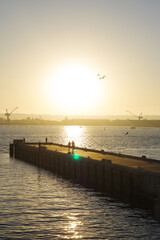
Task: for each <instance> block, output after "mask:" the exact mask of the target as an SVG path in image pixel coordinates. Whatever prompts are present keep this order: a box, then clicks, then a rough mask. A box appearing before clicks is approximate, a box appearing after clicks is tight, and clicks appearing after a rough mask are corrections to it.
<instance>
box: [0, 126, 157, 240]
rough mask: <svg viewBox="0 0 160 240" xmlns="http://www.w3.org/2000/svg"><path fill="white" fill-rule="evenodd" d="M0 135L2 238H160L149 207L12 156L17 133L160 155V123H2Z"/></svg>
mask: <svg viewBox="0 0 160 240" xmlns="http://www.w3.org/2000/svg"><path fill="white" fill-rule="evenodd" d="M126 132H128V134H127V135H125V133H126ZM0 136H1V137H0V239H27V240H29V239H31V240H32V239H160V224H159V223H158V222H157V221H155V220H153V219H152V217H151V216H150V213H149V212H148V211H144V210H141V209H132V208H130V207H129V206H128V205H126V204H123V203H121V202H117V201H116V200H114V199H111V198H108V197H106V196H104V195H102V194H100V193H96V192H94V191H93V190H92V189H86V188H84V187H81V186H80V185H78V184H75V183H72V182H71V181H67V180H65V179H63V178H61V177H59V176H57V175H55V174H53V173H51V172H49V171H45V170H43V169H40V168H38V167H35V166H32V165H29V164H27V163H25V162H22V161H19V160H16V159H12V158H10V157H9V143H11V142H12V140H13V139H16V138H17V139H21V138H23V137H25V139H26V141H41V142H42V141H45V137H48V141H52V142H56V143H63V144H67V143H68V141H72V140H74V141H75V143H76V145H77V146H83V147H90V148H95V149H104V150H107V151H112V152H121V153H126V154H131V155H136V156H141V155H146V156H147V157H149V158H155V159H158V160H160V129H154V128H136V129H130V128H127V127H120V128H119V127H108V128H107V127H106V128H104V127H79V126H65V127H63V126H58V127H56V126H0Z"/></svg>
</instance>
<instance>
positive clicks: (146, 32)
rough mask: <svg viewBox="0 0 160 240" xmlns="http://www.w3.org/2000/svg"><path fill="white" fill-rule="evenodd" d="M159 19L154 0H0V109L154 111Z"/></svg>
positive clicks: (159, 105)
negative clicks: (99, 77)
mask: <svg viewBox="0 0 160 240" xmlns="http://www.w3.org/2000/svg"><path fill="white" fill-rule="evenodd" d="M159 23H160V1H159V0H0V112H4V111H5V109H6V108H8V110H12V109H13V108H15V107H17V106H18V107H19V109H18V110H17V111H16V112H17V113H20V112H21V113H39V114H43V113H47V114H66V115H68V114H84V115H108V114H113V115H117V114H126V110H130V111H131V112H134V113H136V114H139V113H141V112H143V114H160V26H159ZM71 72H73V73H74V74H72V73H71ZM97 73H102V74H105V75H106V78H105V79H103V80H100V79H98V77H97V76H96V74H97ZM81 74H82V75H81ZM84 75H85V76H84ZM94 76H95V79H93V81H92V78H94ZM82 78H83V80H82V82H81V79H82ZM88 79H89V80H88ZM80 82H81V83H80ZM83 90H84V91H83ZM67 94H68V95H67ZM72 94H73V95H72ZM73 103H74V104H73ZM76 105H77V107H76Z"/></svg>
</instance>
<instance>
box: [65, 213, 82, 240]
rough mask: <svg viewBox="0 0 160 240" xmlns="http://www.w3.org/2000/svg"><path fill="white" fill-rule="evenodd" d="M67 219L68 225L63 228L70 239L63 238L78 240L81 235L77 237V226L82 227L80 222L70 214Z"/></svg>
mask: <svg viewBox="0 0 160 240" xmlns="http://www.w3.org/2000/svg"><path fill="white" fill-rule="evenodd" d="M67 218H68V225H67V226H66V227H65V231H67V233H69V235H70V237H67V236H66V237H65V238H66V239H80V238H82V235H79V233H78V231H77V229H76V228H77V226H78V225H82V222H81V221H79V220H78V219H77V217H76V216H75V214H73V213H72V214H71V215H70V216H68V217H67Z"/></svg>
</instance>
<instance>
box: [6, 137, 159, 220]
mask: <svg viewBox="0 0 160 240" xmlns="http://www.w3.org/2000/svg"><path fill="white" fill-rule="evenodd" d="M10 157H12V158H16V159H19V160H22V161H25V162H28V163H31V164H34V165H36V166H38V167H41V168H44V169H46V170H49V171H52V172H54V173H56V174H58V175H60V176H62V177H64V178H66V179H70V180H72V181H75V182H77V183H79V184H81V185H83V186H85V187H87V188H92V189H94V190H95V191H99V192H102V193H104V194H106V196H109V197H113V198H115V199H118V200H120V201H122V202H124V203H129V204H130V206H132V207H139V208H143V209H148V210H150V212H151V214H152V216H153V218H154V219H156V220H158V221H160V161H158V160H153V159H147V158H146V157H145V156H142V157H141V158H140V157H134V156H129V155H123V154H116V153H111V152H105V151H103V150H101V151H98V150H93V149H87V148H79V147H74V149H73V148H72V147H71V146H70V147H68V146H66V145H60V144H55V143H47V142H45V143H34V142H32V143H31V142H30V143H27V142H25V140H24V139H23V140H21V139H15V140H13V143H11V144H10Z"/></svg>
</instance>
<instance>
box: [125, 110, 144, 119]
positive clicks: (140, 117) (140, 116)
mask: <svg viewBox="0 0 160 240" xmlns="http://www.w3.org/2000/svg"><path fill="white" fill-rule="evenodd" d="M127 112H128V113H130V114H132V115H133V116H135V117H137V118H138V120H141V119H142V118H143V117H142V113H141V114H139V115H135V114H134V113H132V112H130V111H127Z"/></svg>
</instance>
